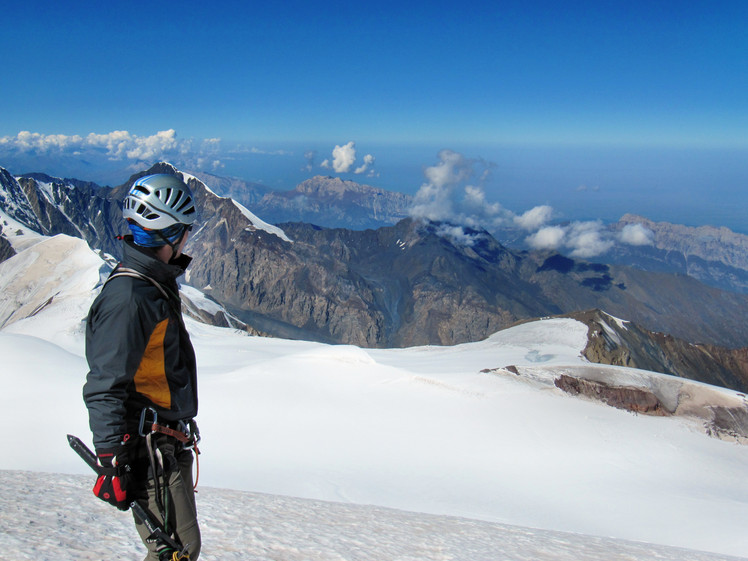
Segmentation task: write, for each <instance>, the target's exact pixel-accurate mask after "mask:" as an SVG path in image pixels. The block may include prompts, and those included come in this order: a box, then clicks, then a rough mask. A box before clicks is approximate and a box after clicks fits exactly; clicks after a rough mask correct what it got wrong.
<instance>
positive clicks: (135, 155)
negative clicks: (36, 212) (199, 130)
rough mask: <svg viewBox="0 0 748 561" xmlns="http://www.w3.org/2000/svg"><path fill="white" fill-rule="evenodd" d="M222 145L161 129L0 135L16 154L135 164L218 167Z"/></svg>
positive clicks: (4, 146)
mask: <svg viewBox="0 0 748 561" xmlns="http://www.w3.org/2000/svg"><path fill="white" fill-rule="evenodd" d="M219 146H220V139H217V138H209V139H204V140H202V141H195V140H193V139H179V138H178V137H177V133H176V131H175V130H174V129H169V130H165V131H158V132H157V133H156V134H153V135H150V136H138V135H135V134H131V133H130V132H128V131H123V130H117V131H112V132H108V133H104V134H100V133H93V132H92V133H89V134H87V135H77V134H76V135H64V134H42V133H35V132H29V131H21V132H19V133H18V134H17V135H16V136H3V137H0V150H2V151H6V152H10V153H14V154H21V155H37V156H73V157H86V158H96V157H104V158H106V159H108V160H110V161H125V162H128V161H129V162H134V163H142V162H153V161H156V160H167V161H172V162H174V163H175V164H177V165H183V166H184V165H192V166H194V165H197V164H198V162H201V163H202V164H203V165H204V166H205V165H209V166H210V167H213V168H214V169H216V168H218V167H220V166H221V162H220V160H219V159H218V158H217V154H218V149H219Z"/></svg>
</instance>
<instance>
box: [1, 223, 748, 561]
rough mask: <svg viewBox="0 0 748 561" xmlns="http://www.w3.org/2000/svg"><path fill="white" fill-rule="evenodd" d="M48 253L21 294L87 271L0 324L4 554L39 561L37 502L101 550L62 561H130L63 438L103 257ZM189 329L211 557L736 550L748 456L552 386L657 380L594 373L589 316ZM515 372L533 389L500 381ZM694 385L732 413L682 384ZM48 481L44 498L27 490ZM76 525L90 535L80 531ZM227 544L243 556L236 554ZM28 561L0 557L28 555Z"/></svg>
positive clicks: (581, 555) (13, 263)
mask: <svg viewBox="0 0 748 561" xmlns="http://www.w3.org/2000/svg"><path fill="white" fill-rule="evenodd" d="M51 240H55V244H57V245H55V244H52V243H49V244H47V241H44V242H40V243H38V244H37V245H35V246H33V247H32V248H29V249H28V250H26V251H36V252H37V253H39V254H40V257H37V258H36V259H35V260H34V261H33V262H34V263H39V262H41V261H42V260H43V259H49V260H50V263H51V264H50V269H49V272H48V274H46V275H44V274H43V273H41V272H37V273H35V274H34V275H31V274H27V275H25V277H26V278H27V282H28V286H25V287H24V286H16V285H14V288H13V290H16V291H26V293H27V294H34V293H35V292H34V289H33V286H32V285H34V284H35V283H40V284H44V283H45V282H46V281H44V279H45V278H52V279H54V278H55V275H56V274H57V273H55V272H54V271H59V268H58V267H60V266H61V265H59V264H54V258H53V255H58V256H60V257H61V258H62V257H64V260H67V261H71V262H72V261H75V263H77V264H78V267H79V268H80V270H79V274H72V273H71V272H68V273H65V274H64V276H62V277H60V286H61V287H64V288H65V290H64V292H63V291H62V290H61V291H60V295H59V296H57V297H55V298H54V299H53V300H52V301H51V302H50V303H49V304H48V305H47V306H46V307H44V308H43V309H42V310H40V311H39V312H38V313H36V314H35V315H32V316H30V317H26V318H23V319H20V318H17V319H16V321H14V322H13V323H12V324H10V325H7V326H6V327H4V328H3V329H2V330H1V331H0V357H2V359H1V360H2V369H1V370H0V382H1V383H2V387H3V388H4V391H3V392H2V394H0V427H3V428H4V430H3V431H2V433H0V447H1V448H2V450H3V454H2V457H0V469H2V470H12V471H5V472H0V480H2V481H3V483H2V488H3V489H10V490H11V492H10V493H7V492H6V493H0V496H2V499H1V500H2V501H3V502H2V503H0V505H1V506H2V508H0V512H1V513H2V514H0V524H1V525H0V530H2V534H0V552H5V551H8V548H11V549H10V550H13V551H20V550H23V551H33V550H32V549H29V548H30V547H31V544H33V543H35V541H36V540H37V539H38V538H37V537H35V536H36V535H37V534H36V533H38V532H39V529H38V528H39V526H36V527H34V524H28V522H26V520H27V518H26V517H30V516H32V514H29V513H27V510H28V509H29V508H31V509H32V510H33V509H34V505H37V506H38V507H39V509H40V510H41V511H42V514H41V515H39V516H37V517H36V518H35V519H34V520H36V522H35V524H38V525H42V526H54V528H55V529H54V531H53V532H52V535H54V536H62V535H63V534H64V533H65V532H72V534H71V535H74V536H76V539H82V540H84V543H85V544H89V545H90V547H92V548H94V549H96V548H99V549H98V550H97V551H98V556H97V555H92V556H91V557H84V556H82V554H81V555H78V556H71V557H68V558H70V559H86V558H91V559H94V558H96V559H100V558H102V553H101V552H102V551H104V552H106V551H109V546H110V545H112V544H111V543H110V542H111V541H112V540H110V539H107V542H106V544H107V545H106V547H104V546H103V544H101V543H100V542H98V541H97V539H99V537H100V536H101V535H102V534H104V535H110V536H114V535H118V536H121V537H120V538H118V541H117V543H118V544H120V545H118V546H117V547H120V546H121V547H122V548H123V549H122V550H121V551H122V552H123V553H122V556H125V555H126V552H127V551H131V550H132V549H133V548H134V547H135V545H133V544H134V543H137V542H136V540H133V538H134V534H133V532H134V531H133V530H131V529H130V528H129V522H127V515H125V517H124V519H123V518H122V517H121V516H119V513H117V512H114V509H111V508H110V507H108V506H107V505H104V504H103V503H101V504H98V501H96V499H94V498H93V497H92V496H91V495H90V491H89V490H88V487H89V486H90V484H91V483H92V479H91V474H90V473H89V472H88V468H87V467H86V466H85V465H84V464H83V463H82V462H81V461H80V460H79V459H78V458H77V456H75V454H74V453H73V452H72V451H70V450H69V449H68V448H67V443H66V441H65V439H64V436H65V434H66V433H72V434H77V435H78V436H81V437H82V438H83V439H84V440H90V433H89V432H88V428H87V417H86V411H85V407H84V406H83V403H82V399H81V386H82V384H83V380H84V377H85V372H86V370H87V368H86V364H85V359H84V357H83V350H84V349H83V332H82V324H81V319H82V318H83V317H85V314H86V311H87V308H88V305H90V301H91V299H92V298H93V295H94V292H93V291H92V290H93V288H94V286H95V285H96V283H97V282H98V278H99V272H98V271H99V267H100V266H101V264H102V263H101V261H98V262H97V261H96V259H93V258H91V256H93V257H95V255H94V254H93V253H91V252H90V251H89V250H88V249H87V248H86V247H85V244H84V246H83V247H82V246H80V244H79V243H78V241H77V240H74V239H73V238H67V237H65V236H57V237H55V238H52V239H51ZM51 240H49V241H51ZM45 244H47V245H45ZM48 246H49V247H51V248H52V249H50V250H49V251H47V249H46V248H47V247H48ZM24 259H27V260H30V259H29V256H28V255H25V252H21V253H19V254H18V255H16V256H14V257H13V258H11V259H9V260H8V261H6V262H4V263H2V264H0V282H4V283H8V282H9V281H8V278H7V277H8V276H9V275H12V276H13V277H14V278H16V277H17V276H19V275H22V274H23V266H21V265H20V263H21V261H22V260H24ZM89 259H90V262H89ZM35 279H36V280H35ZM8 286H10V285H9V284H8ZM46 293H47V292H44V294H46ZM63 293H64V294H65V295H66V297H62V294H63ZM84 293H85V294H88V296H87V298H83V297H81V296H80V295H81V294H84ZM188 328H189V329H190V332H191V333H192V335H193V342H194V344H195V347H196V350H197V354H198V362H199V367H200V397H201V404H200V415H199V417H198V421H199V424H200V427H201V431H202V434H203V443H202V445H201V450H202V452H203V454H202V455H201V462H200V472H201V475H200V481H201V484H202V485H204V486H206V489H205V490H204V492H201V493H200V494H199V497H198V500H199V509H200V512H201V520H202V523H203V527H204V531H205V534H206V547H205V548H204V558H205V559H234V558H235V559H239V558H241V559H476V560H477V559H652V558H660V559H718V558H720V559H724V558H726V556H728V555H733V556H744V555H746V553H745V552H746V551H748V534H746V532H745V526H746V522H748V478H746V477H745V474H746V465H748V463H747V462H748V447H746V446H743V445H739V444H736V443H731V442H726V441H721V440H717V439H714V438H709V437H708V436H706V435H705V434H704V433H703V430H702V427H701V426H700V425H699V424H698V423H695V422H693V421H690V420H688V419H684V418H678V417H648V416H643V415H638V416H637V415H632V414H630V413H626V412H624V411H620V410H617V409H612V408H609V407H606V406H604V405H600V404H598V403H593V402H590V401H587V400H583V399H577V398H573V397H569V396H567V395H565V394H563V393H561V392H560V390H557V389H556V388H555V387H553V385H552V384H549V383H548V382H547V380H548V379H552V378H553V376H555V375H557V374H558V373H562V372H570V371H579V370H580V369H589V368H594V369H595V372H596V375H598V376H599V375H600V373H601V372H602V371H605V370H606V368H609V371H610V375H611V376H617V377H621V376H624V377H635V378H638V379H639V380H645V381H646V380H651V383H652V384H657V383H659V381H661V380H662V379H663V377H662V376H661V375H658V374H654V373H644V372H641V371H633V370H631V369H621V368H614V367H601V366H598V365H595V366H591V365H589V364H588V363H586V362H585V361H584V359H582V358H581V357H580V351H581V349H582V348H583V347H584V344H585V341H586V327H585V326H583V325H582V324H581V323H577V322H575V321H573V320H561V319H552V320H545V321H538V322H533V323H528V324H524V325H521V326H518V327H515V328H512V329H510V330H506V331H502V332H499V333H497V334H495V335H493V336H492V337H490V338H489V339H487V340H486V341H482V342H478V343H471V344H466V345H458V346H455V347H421V348H411V349H391V350H364V349H359V348H356V347H350V346H329V345H323V344H318V343H310V342H300V341H284V340H277V339H263V338H256V337H248V336H246V335H244V334H242V333H240V332H237V331H232V330H228V329H220V328H214V327H210V326H206V325H202V324H197V323H195V322H192V321H188ZM510 364H511V365H516V366H518V367H519V368H520V369H521V370H523V371H527V372H532V373H534V375H533V376H531V377H527V376H523V377H519V376H516V375H513V374H511V373H509V372H508V371H505V370H501V368H502V367H504V366H507V365H510ZM492 369H499V370H492ZM484 370H488V371H486V372H483V371H484ZM664 378H667V377H664ZM642 383H644V382H642ZM700 386H701V387H703V388H704V391H705V392H706V389H708V390H709V392H712V391H718V392H719V393H720V394H722V395H724V396H725V397H724V399H732V400H740V399H743V398H741V397H740V396H739V395H737V394H735V393H734V392H728V391H727V390H714V389H712V388H711V387H708V386H705V385H698V384H694V385H693V386H692V388H691V389H692V391H695V392H699V391H701V389H700ZM19 426H23V427H24V429H23V430H13V429H14V428H15V427H19ZM18 470H22V471H18ZM28 472H33V473H28ZM44 472H54V473H58V474H67V475H64V476H63V475H59V476H45V475H43V473H44ZM77 476H85V477H83V478H82V479H81V478H79V477H77ZM50 478H51V479H52V481H54V483H50V484H48V485H50V486H51V487H52V488H53V489H55V491H54V492H52V493H51V496H50V493H46V492H44V489H46V487H41V488H40V485H41V484H40V483H39V481H45V480H49V479H50ZM58 481H59V484H58V483H57V482H58ZM86 481H88V483H85V482H86ZM79 487H82V489H81V488H79ZM219 488H220V489H219ZM229 489H233V490H237V491H236V492H234V491H229ZM239 491H241V492H239ZM250 491H251V492H252V494H247V492H250ZM257 493H261V494H259V495H258V494H257ZM284 497H297V499H290V498H284ZM301 499H304V500H301ZM310 500H312V501H334V502H335V503H338V504H329V503H327V502H326V503H319V502H310ZM71 503H72V504H73V505H74V508H73V510H72V513H73V514H65V512H67V511H66V510H65V508H63V505H69V504H71ZM340 503H342V504H340ZM29 504H30V505H31V506H30V507H29ZM355 505H359V506H355ZM361 505H376V507H377V508H375V507H374V506H371V507H366V506H361ZM379 507H388V508H393V509H398V510H396V511H392V510H386V509H384V510H383V509H382V508H379ZM58 509H62V510H61V513H60V514H59V515H57V516H56V517H53V518H54V520H51V519H50V514H49V513H50V512H53V511H56V510H58ZM102 509H104V510H102ZM404 511H410V512H404ZM9 512H10V513H18V514H17V515H15V514H10V515H9V514H7V513H9ZM414 512H420V513H428V515H424V514H421V515H418V514H413V513H414ZM445 516H449V517H458V518H444V517H445ZM81 519H83V520H84V521H85V522H86V523H90V524H92V525H93V529H88V530H86V529H85V528H83V529H81ZM115 521H118V522H115ZM380 528H383V529H382V530H380ZM530 528H534V529H530ZM35 532H36V533H35ZM380 532H383V533H380ZM555 532H572V533H573V535H568V534H563V535H561V534H557V533H555ZM42 533H44V532H42ZM390 534H391V535H390ZM594 536H601V537H602V538H605V539H602V538H599V537H594ZM607 538H617V539H619V540H620V539H623V540H634V541H637V542H648V543H650V544H657V545H656V546H640V545H636V544H624V543H622V542H620V541H612V540H609V539H607ZM71 539H72V538H64V537H60V538H59V540H58V541H54V540H53V542H52V543H49V544H47V545H45V547H48V551H46V552H45V553H44V555H46V556H47V557H44V556H43V557H41V558H48V559H64V558H66V557H65V554H64V551H66V550H67V549H68V548H69V547H70V541H71ZM122 540H129V541H122ZM237 540H238V541H239V542H240V543H241V544H242V545H241V547H239V548H238V549H239V550H240V551H244V552H247V555H246V556H245V555H244V554H241V555H240V554H239V553H232V548H233V547H234V546H235V544H236V542H237ZM122 544H124V545H122ZM208 544H211V545H208ZM99 546H101V548H100V547H99ZM664 546H669V547H678V548H686V549H689V550H692V551H689V552H688V553H683V552H682V551H681V552H674V551H673V550H670V549H668V548H667V547H664ZM13 548H15V549H13ZM102 548H103V549H102ZM376 548H379V549H378V550H377V551H372V550H373V549H376ZM694 550H703V551H707V552H712V553H714V555H706V554H697V553H696V552H695V551H694ZM382 551H385V553H383V554H381V555H380V554H379V553H381V552H382ZM219 552H220V554H218V553H219ZM468 552H469V554H468ZM3 555H4V553H0V558H4V557H2V556H3ZM19 555H22V554H20V553H19V554H18V555H16V556H13V557H9V559H39V558H40V557H39V556H36V557H31V556H29V557H23V556H19ZM23 555H26V553H24V554H23ZM232 556H233V557H232ZM585 556H586V557H585Z"/></svg>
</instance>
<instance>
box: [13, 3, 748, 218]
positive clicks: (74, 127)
mask: <svg viewBox="0 0 748 561" xmlns="http://www.w3.org/2000/svg"><path fill="white" fill-rule="evenodd" d="M4 23H5V25H4V30H3V33H2V34H0V68H2V71H3V73H4V80H3V83H4V86H3V87H2V88H0V107H2V117H0V165H2V166H4V167H7V168H8V169H10V170H11V172H13V173H22V172H26V171H48V172H51V173H55V174H56V175H65V174H68V175H70V174H71V173H77V176H79V177H81V178H83V179H92V180H96V181H99V182H102V183H114V184H116V183H121V182H123V181H124V180H125V179H126V178H127V176H128V174H129V172H125V171H124V170H126V169H132V168H133V167H137V166H138V165H141V166H142V163H143V162H148V161H149V160H153V159H157V158H161V157H163V158H165V159H169V160H170V161H174V162H175V163H177V164H181V165H184V166H188V167H193V168H197V167H201V168H203V169H205V170H206V171H212V172H215V173H218V174H226V175H235V176H239V177H242V178H245V179H247V180H253V181H260V182H263V183H266V184H268V185H270V186H272V187H276V188H283V189H289V188H292V187H294V186H295V184H296V183H297V182H298V181H301V180H303V179H304V178H306V177H309V176H311V175H314V174H318V173H326V174H331V175H340V176H341V177H344V178H346V179H354V180H357V181H360V182H365V183H370V184H373V185H377V186H381V187H384V188H388V189H393V190H399V191H405V192H410V193H415V192H416V191H417V190H418V188H419V187H420V186H421V185H422V184H423V183H424V181H425V180H424V173H423V172H424V169H425V168H427V167H428V166H434V165H437V164H438V163H439V161H440V160H439V156H438V153H439V151H440V150H443V149H448V150H453V151H456V152H459V153H460V154H462V155H464V156H465V158H467V159H469V160H471V161H473V162H479V163H480V165H479V167H481V168H482V169H488V170H489V171H490V173H489V174H488V175H486V176H485V177H482V178H481V179H480V181H482V182H483V184H482V187H483V188H485V190H486V194H487V196H489V198H491V199H492V200H496V201H500V202H501V203H502V204H504V205H506V206H510V205H516V206H512V207H511V208H513V209H514V210H516V211H517V212H520V211H523V210H525V209H526V208H530V207H532V206H534V205H538V204H550V205H552V206H554V208H556V209H557V211H558V214H559V216H560V217H567V218H569V219H574V218H586V219H588V218H595V217H599V218H603V219H615V218H617V217H618V216H620V214H622V212H621V211H632V212H637V211H638V212H640V213H644V214H649V215H651V217H653V218H655V219H666V220H670V221H679V220H680V221H681V222H684V223H693V224H696V223H699V222H703V223H707V222H712V223H714V222H718V221H722V222H723V223H725V224H726V225H729V226H730V227H733V229H741V226H740V224H741V223H742V222H741V221H742V215H741V214H740V213H737V207H738V206H739V204H742V203H744V202H746V201H745V199H746V195H745V194H744V193H743V191H744V190H746V187H748V185H746V183H747V182H748V164H746V162H747V161H748V96H746V92H747V91H748V2H744V1H724V2H656V3H655V2H639V1H629V2H603V1H600V0H598V1H596V2H573V3H560V2H530V1H526V2H490V3H489V2H486V3H483V2H462V3H458V2H439V1H431V2H415V3H403V2H397V3H395V2H377V3H373V4H362V3H354V2H345V3H338V2H324V3H323V2H295V1H291V2H285V3H271V2H265V3H260V4H256V3H248V2H221V1H217V2H158V3H155V2H127V3H125V2H111V3H107V4H100V5H96V6H93V5H91V4H90V3H84V2H65V3H55V4H52V3H47V2H43V3H38V2H34V1H29V2H25V3H20V2H18V3H12V5H10V6H6V7H5V8H4ZM22 131H26V132H28V133H29V135H26V136H22V135H20V133H21V132H22ZM115 133H116V134H115ZM350 143H354V144H353V145H352V146H351V145H350ZM335 146H340V147H341V148H345V147H346V146H348V147H351V148H352V149H353V150H354V153H355V163H352V165H350V166H348V167H345V166H338V167H337V168H335V167H334V166H333V163H334V161H335V160H334V157H333V149H334V148H335ZM89 149H91V150H90V151H89ZM348 155H349V156H350V155H351V153H350V151H349V153H348ZM367 155H368V156H369V159H368V162H369V163H368V164H366V161H367V160H366V159H365V158H366V156H367ZM325 162H327V166H326V167H322V165H323V164H324V163H325ZM365 164H366V165H365ZM35 165H36V166H37V167H36V168H34V167H33V166H35ZM45 166H46V169H45ZM357 169H358V170H362V171H361V172H360V173H358V174H356V173H354V171H355V170H357ZM341 170H342V171H341ZM476 176H477V173H476ZM471 180H472V181H474V182H477V181H478V179H477V178H476V177H474V178H472V179H471ZM715 193H716V194H717V195H719V196H718V197H717V198H718V199H720V201H723V200H725V198H726V197H728V198H730V201H731V202H732V204H728V205H725V204H724V203H720V204H717V202H715ZM584 197H586V198H584ZM691 201H692V202H691ZM710 204H711V205H712V206H709V205H710ZM627 205H628V206H627ZM705 205H706V206H705ZM712 207H713V208H712ZM707 210H708V212H709V213H711V214H709V216H708V217H704V216H702V215H703V214H704V213H705V212H707ZM720 213H722V214H720ZM730 213H732V214H730ZM678 217H681V218H680V219H679V218H678ZM742 229H743V230H746V229H748V228H746V227H742Z"/></svg>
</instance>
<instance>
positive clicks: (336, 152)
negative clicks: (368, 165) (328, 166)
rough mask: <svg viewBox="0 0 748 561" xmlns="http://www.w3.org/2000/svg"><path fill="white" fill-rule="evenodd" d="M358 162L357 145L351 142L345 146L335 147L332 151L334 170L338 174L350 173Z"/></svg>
mask: <svg viewBox="0 0 748 561" xmlns="http://www.w3.org/2000/svg"><path fill="white" fill-rule="evenodd" d="M355 161H356V143H355V142H353V141H350V142H349V143H348V144H344V145H343V146H337V145H336V146H335V148H333V150H332V169H334V170H335V172H336V173H348V172H349V171H351V168H352V167H353V164H354V162H355Z"/></svg>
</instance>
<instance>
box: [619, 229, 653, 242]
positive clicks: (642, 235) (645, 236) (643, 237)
mask: <svg viewBox="0 0 748 561" xmlns="http://www.w3.org/2000/svg"><path fill="white" fill-rule="evenodd" d="M618 240H619V241H621V242H622V243H626V244H629V245H652V244H653V243H654V232H652V230H650V229H649V228H647V227H646V226H644V225H643V224H626V225H625V226H624V227H623V228H622V229H621V231H620V232H619V233H618Z"/></svg>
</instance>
